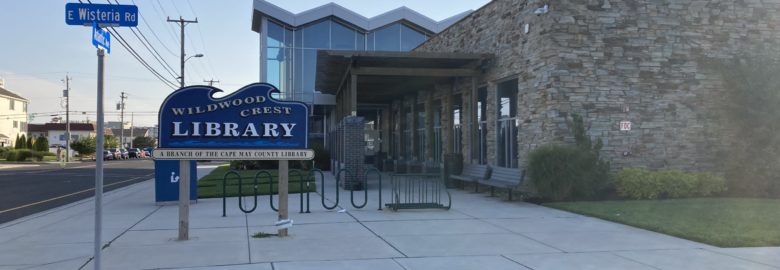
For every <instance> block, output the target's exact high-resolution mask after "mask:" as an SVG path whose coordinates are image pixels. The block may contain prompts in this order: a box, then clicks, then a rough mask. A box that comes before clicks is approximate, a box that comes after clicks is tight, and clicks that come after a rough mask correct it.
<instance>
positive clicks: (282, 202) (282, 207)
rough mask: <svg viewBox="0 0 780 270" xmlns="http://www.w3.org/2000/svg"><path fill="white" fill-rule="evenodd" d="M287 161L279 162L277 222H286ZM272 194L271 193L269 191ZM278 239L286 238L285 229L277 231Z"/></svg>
mask: <svg viewBox="0 0 780 270" xmlns="http://www.w3.org/2000/svg"><path fill="white" fill-rule="evenodd" d="M287 165H288V161H287V160H279V221H282V220H287V218H288V216H287V209H288V207H287V201H288V200H287V193H288V190H287V187H288V185H287V183H288V182H289V181H288V176H289V175H288V172H289V170H288V166H287ZM271 192H273V191H271ZM278 233H279V236H280V237H285V236H287V228H283V229H279V230H278Z"/></svg>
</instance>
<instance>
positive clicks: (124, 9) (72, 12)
mask: <svg viewBox="0 0 780 270" xmlns="http://www.w3.org/2000/svg"><path fill="white" fill-rule="evenodd" d="M93 22H96V23H98V25H99V26H101V27H106V26H130V27H135V26H138V7H137V6H133V5H106V4H82V3H67V4H65V23H67V24H69V25H84V26H89V25H92V23H93Z"/></svg>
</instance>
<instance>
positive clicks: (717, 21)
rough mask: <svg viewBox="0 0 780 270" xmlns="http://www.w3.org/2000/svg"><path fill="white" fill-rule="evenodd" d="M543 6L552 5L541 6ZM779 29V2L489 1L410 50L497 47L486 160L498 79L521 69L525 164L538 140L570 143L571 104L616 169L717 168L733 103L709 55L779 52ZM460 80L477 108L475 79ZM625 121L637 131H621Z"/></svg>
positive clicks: (487, 82) (483, 82)
mask: <svg viewBox="0 0 780 270" xmlns="http://www.w3.org/2000/svg"><path fill="white" fill-rule="evenodd" d="M545 4H549V12H548V13H546V14H543V15H536V14H534V10H536V9H537V8H539V7H542V6H544V5H545ZM526 25H527V29H528V32H527V33H526V31H525V30H526ZM778 27H780V0H741V1H727V0H714V1H710V0H662V1H658V0H620V1H618V0H559V1H541V0H494V1H493V2H491V3H489V4H487V5H486V6H484V7H483V8H481V9H480V10H478V11H476V12H474V13H472V14H471V15H469V16H467V17H466V18H464V19H462V20H461V21H460V22H458V23H456V24H454V25H453V26H451V27H450V28H448V29H446V30H445V31H443V32H441V33H439V34H438V35H437V36H435V37H433V38H431V39H430V40H428V41H426V42H425V43H423V44H422V45H421V46H420V47H418V48H417V49H415V50H416V51H426V52H465V53H491V54H494V55H495V58H494V60H493V61H492V63H491V64H490V65H489V66H488V67H487V69H486V70H485V72H484V74H483V76H481V77H480V78H478V82H477V84H478V86H487V87H488V114H487V115H488V117H489V118H488V120H489V121H488V131H489V136H488V140H487V144H488V160H489V164H495V160H496V159H495V156H496V149H495V147H496V143H495V137H496V133H495V131H496V124H495V113H494V112H493V111H494V110H495V104H494V102H495V101H494V100H495V96H496V82H499V81H503V80H504V79H507V78H517V79H518V102H517V106H518V117H519V119H520V121H519V122H520V127H519V130H518V133H519V134H518V147H519V157H518V158H519V161H520V164H523V163H524V161H525V157H526V156H527V154H528V153H529V152H530V151H531V150H532V149H534V148H536V147H538V146H541V145H545V144H549V143H555V142H573V138H572V136H571V133H570V132H569V130H568V125H567V122H568V121H569V119H570V115H571V114H573V113H576V114H580V115H582V116H583V117H584V119H585V123H586V128H587V129H588V134H589V135H590V136H591V137H593V138H600V139H602V140H603V141H604V144H605V147H604V148H603V151H602V156H603V157H605V158H606V159H608V160H610V161H611V162H612V164H613V165H614V166H613V167H614V168H620V167H648V168H675V169H683V170H712V169H715V168H716V166H717V165H718V155H719V154H720V150H721V147H720V145H721V140H720V139H721V138H719V136H720V135H719V134H723V133H724V132H723V131H724V130H723V128H724V125H723V122H722V121H721V120H720V119H721V117H720V115H721V114H720V111H721V108H722V107H723V106H724V104H726V102H728V101H727V100H724V98H723V97H724V96H725V95H723V91H725V90H724V89H723V87H722V86H721V85H722V82H721V81H722V79H721V78H720V76H719V74H718V73H717V72H716V71H713V69H711V68H710V67H711V66H710V64H711V63H716V62H718V61H720V60H723V59H731V58H735V57H741V56H745V55H751V54H758V53H775V54H776V53H777V52H778V51H780V46H778V42H780V29H778ZM454 82H455V86H454V87H453V89H454V92H455V93H461V95H462V97H463V100H464V102H463V105H464V113H468V114H472V113H473V111H474V110H473V109H474V108H468V107H467V106H468V105H470V103H469V102H468V100H469V99H471V98H473V96H472V94H471V92H470V91H471V89H472V84H471V81H470V80H469V79H457V80H454ZM443 88H445V87H442V89H443ZM437 89H438V87H437ZM441 91H444V90H441ZM437 92H438V90H437ZM440 94H441V93H438V94H437V96H438V95H440ZM491 104H492V105H491ZM468 114H466V115H468ZM621 121H630V122H631V123H632V129H631V130H630V131H620V129H619V123H620V122H621ZM464 124H465V123H464ZM464 127H465V128H464V129H463V130H464V133H467V132H469V130H471V129H474V127H466V126H464ZM462 138H463V140H464V142H463V144H462V147H463V149H462V151H461V152H462V153H464V160H466V161H468V160H474V159H475V157H474V156H473V155H472V153H473V150H472V149H473V147H472V145H473V144H474V143H473V140H472V141H467V140H468V138H469V135H468V134H463V135H462Z"/></svg>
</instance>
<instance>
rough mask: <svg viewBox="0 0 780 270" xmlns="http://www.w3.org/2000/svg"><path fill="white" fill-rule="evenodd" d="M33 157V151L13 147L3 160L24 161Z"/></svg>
mask: <svg viewBox="0 0 780 270" xmlns="http://www.w3.org/2000/svg"><path fill="white" fill-rule="evenodd" d="M31 157H33V151H31V150H30V149H14V150H11V151H9V152H8V153H7V154H6V156H5V160H7V161H25V160H27V159H28V158H31ZM41 158H43V157H41Z"/></svg>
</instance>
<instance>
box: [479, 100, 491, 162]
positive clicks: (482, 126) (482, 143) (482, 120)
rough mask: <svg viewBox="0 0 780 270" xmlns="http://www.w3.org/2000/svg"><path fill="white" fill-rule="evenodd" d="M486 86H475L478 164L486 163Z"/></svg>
mask: <svg viewBox="0 0 780 270" xmlns="http://www.w3.org/2000/svg"><path fill="white" fill-rule="evenodd" d="M486 102H487V87H480V88H477V121H478V123H477V125H478V126H477V128H478V132H479V134H478V136H477V139H478V140H477V151H478V152H477V153H478V155H477V160H478V162H479V164H487V133H488V132H487V117H486V115H485V112H486V111H487V106H486Z"/></svg>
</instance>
